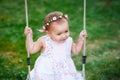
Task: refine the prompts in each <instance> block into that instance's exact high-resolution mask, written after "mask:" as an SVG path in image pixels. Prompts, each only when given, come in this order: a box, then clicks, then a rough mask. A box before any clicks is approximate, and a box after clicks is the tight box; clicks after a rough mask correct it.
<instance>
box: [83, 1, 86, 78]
mask: <svg viewBox="0 0 120 80" xmlns="http://www.w3.org/2000/svg"><path fill="white" fill-rule="evenodd" d="M83 14H84V16H83V30H86V0H84V12H83ZM85 63H86V39H84V45H83V56H82V74H83V79H84V80H85Z"/></svg>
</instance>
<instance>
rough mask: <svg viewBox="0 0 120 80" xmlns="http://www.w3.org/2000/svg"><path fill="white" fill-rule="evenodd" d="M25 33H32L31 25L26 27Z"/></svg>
mask: <svg viewBox="0 0 120 80" xmlns="http://www.w3.org/2000/svg"><path fill="white" fill-rule="evenodd" d="M24 34H25V36H27V35H28V34H31V35H32V29H31V28H30V27H25V30H24Z"/></svg>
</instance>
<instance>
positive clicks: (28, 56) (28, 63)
mask: <svg viewBox="0 0 120 80" xmlns="http://www.w3.org/2000/svg"><path fill="white" fill-rule="evenodd" d="M25 14H26V27H28V26H29V25H28V7H27V0H25ZM29 36H30V34H28V35H27V39H28V43H29ZM27 65H28V80H30V53H29V46H28V49H27Z"/></svg>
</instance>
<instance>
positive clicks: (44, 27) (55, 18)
mask: <svg viewBox="0 0 120 80" xmlns="http://www.w3.org/2000/svg"><path fill="white" fill-rule="evenodd" d="M63 17H64V18H66V19H68V15H67V14H65V15H60V16H58V17H56V16H54V17H52V19H51V20H49V21H48V22H47V23H45V24H44V26H43V29H44V30H45V29H46V27H48V26H49V25H50V23H51V22H54V21H57V20H58V19H62V18H63Z"/></svg>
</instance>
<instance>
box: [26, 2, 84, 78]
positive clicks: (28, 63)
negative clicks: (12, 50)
mask: <svg viewBox="0 0 120 80" xmlns="http://www.w3.org/2000/svg"><path fill="white" fill-rule="evenodd" d="M24 1H25V16H26V27H28V26H29V25H28V8H27V0H24ZM83 13H84V15H83V30H86V0H84V12H83ZM27 37H28V41H29V34H28V36H27ZM85 63H86V39H84V45H83V56H82V75H83V79H84V80H85ZM27 66H28V80H30V79H31V78H30V53H29V48H28V50H27Z"/></svg>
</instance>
